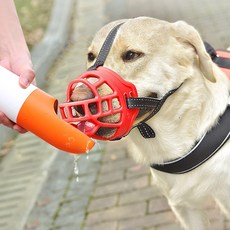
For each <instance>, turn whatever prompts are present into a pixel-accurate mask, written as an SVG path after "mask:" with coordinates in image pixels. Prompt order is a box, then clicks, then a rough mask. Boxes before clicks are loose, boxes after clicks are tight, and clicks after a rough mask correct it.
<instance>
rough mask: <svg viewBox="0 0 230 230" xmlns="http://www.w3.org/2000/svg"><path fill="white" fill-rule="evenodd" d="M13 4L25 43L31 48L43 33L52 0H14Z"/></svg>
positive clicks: (48, 17)
mask: <svg viewBox="0 0 230 230" xmlns="http://www.w3.org/2000/svg"><path fill="white" fill-rule="evenodd" d="M15 5H16V8H17V12H18V16H19V19H20V22H21V25H22V29H23V32H24V35H25V38H26V41H27V44H28V46H29V48H30V49H31V48H32V47H33V46H34V45H35V44H36V43H38V42H39V41H40V40H41V39H42V37H43V35H44V33H45V30H46V28H47V24H48V22H49V19H50V13H51V9H52V5H53V0H15Z"/></svg>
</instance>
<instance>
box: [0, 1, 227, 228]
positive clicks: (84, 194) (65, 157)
mask: <svg viewBox="0 0 230 230" xmlns="http://www.w3.org/2000/svg"><path fill="white" fill-rule="evenodd" d="M15 3H16V6H17V10H18V14H19V17H20V20H21V24H22V28H23V31H24V34H25V37H26V40H27V43H28V46H29V48H30V50H31V53H32V58H33V62H34V66H35V68H36V72H37V76H38V77H39V78H44V81H43V83H41V84H40V83H39V87H41V88H42V89H44V90H45V91H46V92H48V93H49V94H51V95H53V96H54V97H56V98H57V99H58V100H59V102H62V101H64V100H65V96H66V95H65V92H66V87H67V85H68V83H69V82H70V81H71V80H72V79H74V78H75V77H76V76H78V75H79V74H81V73H82V72H83V71H85V59H86V58H85V57H86V53H87V46H88V45H89V43H90V41H91V39H92V38H93V36H94V34H95V33H96V31H97V30H98V29H100V28H101V27H102V26H103V25H105V24H106V23H108V22H110V21H112V20H116V19H120V18H132V17H137V16H150V17H155V18H159V19H162V20H168V21H170V22H174V21H177V20H184V21H186V22H188V23H189V24H191V25H193V26H194V27H195V28H196V29H197V30H198V31H199V32H200V34H201V36H202V38H203V39H204V40H206V41H208V42H209V43H211V44H212V45H213V46H214V47H215V48H220V49H226V48H227V47H229V46H230V30H229V28H230V14H229V10H230V1H229V0H220V1H214V0H187V1H184V0H170V1H168V0H161V1H158V0H94V1H90V0H66V1H63V0H15ZM56 50H58V51H56ZM38 66H39V67H38ZM35 122H36V121H35ZM44 125H45V124H44ZM0 136H1V140H0V157H1V158H0V160H1V161H0V188H1V189H0V229H4V230H21V229H26V230H33V229H36V230H57V229H63V230H72V229H73V230H104V229H105V230H108V229H109V230H125V229H127V230H131V229H132V230H174V229H175V230H178V229H180V226H179V224H178V222H177V220H176V219H175V217H174V215H173V213H172V212H171V210H170V208H169V206H168V204H167V201H166V200H165V198H164V197H163V196H162V195H161V193H159V191H158V190H157V189H156V188H155V187H154V183H153V181H152V179H151V175H150V173H149V168H148V167H143V166H141V165H138V164H136V163H135V162H134V161H133V160H132V159H131V158H130V157H129V156H128V154H127V151H126V148H125V147H126V144H125V142H124V141H119V142H97V144H96V146H95V148H94V149H93V150H92V151H91V152H90V153H89V154H88V155H83V156H82V157H80V159H79V161H78V162H77V164H78V167H79V175H75V174H74V157H73V156H72V155H70V154H68V153H65V152H62V151H59V150H57V149H55V148H53V147H52V146H49V145H48V144H47V143H45V142H43V141H42V140H39V139H38V138H37V137H35V136H34V135H32V134H30V133H27V134H25V135H17V134H16V133H12V132H11V131H10V130H8V129H6V128H3V127H0ZM76 180H78V182H76ZM206 209H207V212H208V214H209V217H210V221H211V225H212V229H215V230H216V229H218V230H222V229H224V230H226V229H230V223H229V221H228V220H227V219H226V218H225V217H224V216H223V215H222V214H220V212H219V209H218V208H217V207H216V205H215V204H214V203H213V202H212V201H210V200H208V201H207V208H206Z"/></svg>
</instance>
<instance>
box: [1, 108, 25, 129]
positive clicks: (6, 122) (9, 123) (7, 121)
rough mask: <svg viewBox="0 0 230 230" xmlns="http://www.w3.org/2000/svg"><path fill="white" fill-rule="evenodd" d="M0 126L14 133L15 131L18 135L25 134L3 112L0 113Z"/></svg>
mask: <svg viewBox="0 0 230 230" xmlns="http://www.w3.org/2000/svg"><path fill="white" fill-rule="evenodd" d="M0 124H2V125H4V126H6V127H8V128H11V129H14V130H15V131H17V132H19V133H26V132H27V131H26V130H25V129H23V128H22V127H21V126H19V125H17V124H15V123H14V122H12V121H11V120H10V119H9V118H8V117H7V116H6V115H5V114H4V113H3V112H0Z"/></svg>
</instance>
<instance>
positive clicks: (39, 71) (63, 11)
mask: <svg viewBox="0 0 230 230" xmlns="http://www.w3.org/2000/svg"><path fill="white" fill-rule="evenodd" d="M74 3H75V0H65V2H63V0H54V3H53V9H52V12H51V18H50V22H49V25H48V27H47V31H46V33H45V36H44V37H43V39H42V40H41V41H40V42H39V43H38V44H37V45H36V46H35V47H34V48H33V50H32V51H31V57H32V61H33V65H34V70H35V72H36V76H37V86H38V87H40V88H43V87H44V84H45V78H46V75H47V72H48V71H49V69H50V67H51V65H52V64H53V62H54V61H55V59H56V58H57V56H58V54H59V53H60V52H61V51H62V50H63V48H64V47H65V45H66V43H67V41H68V35H69V29H70V28H69V21H70V19H71V15H72V13H71V12H72V9H73V5H74ZM15 135H16V133H15V132H14V131H12V130H11V129H9V128H6V127H4V126H0V137H1V138H0V149H1V148H2V147H3V144H4V143H5V142H6V141H8V140H9V139H10V138H12V137H13V136H15Z"/></svg>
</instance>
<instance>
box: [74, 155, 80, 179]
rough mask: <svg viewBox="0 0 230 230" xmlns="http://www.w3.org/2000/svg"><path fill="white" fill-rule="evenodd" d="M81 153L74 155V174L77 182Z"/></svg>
mask: <svg viewBox="0 0 230 230" xmlns="http://www.w3.org/2000/svg"><path fill="white" fill-rule="evenodd" d="M80 157H81V155H78V154H76V155H74V174H75V175H76V176H77V177H76V182H79V168H78V160H79V159H80Z"/></svg>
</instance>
